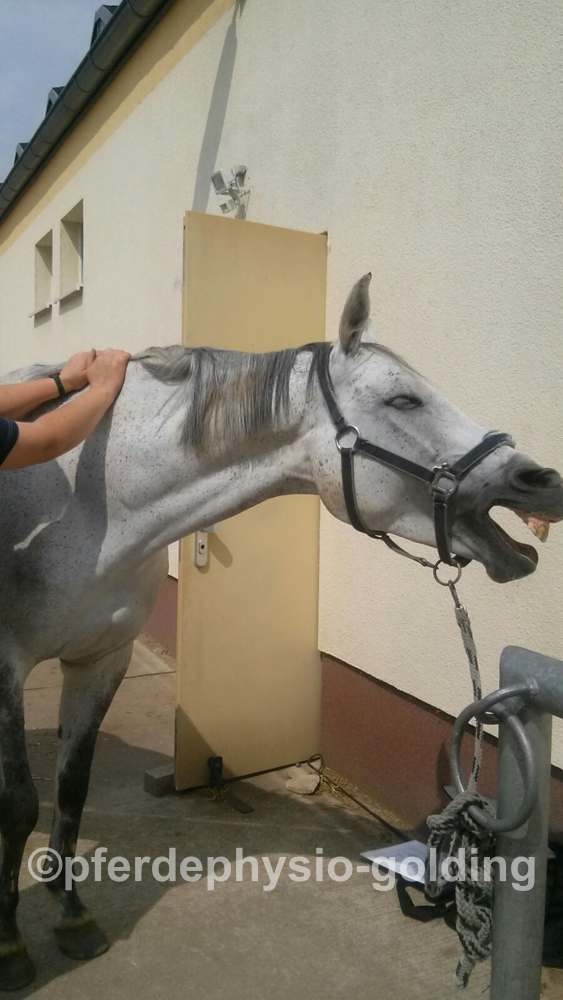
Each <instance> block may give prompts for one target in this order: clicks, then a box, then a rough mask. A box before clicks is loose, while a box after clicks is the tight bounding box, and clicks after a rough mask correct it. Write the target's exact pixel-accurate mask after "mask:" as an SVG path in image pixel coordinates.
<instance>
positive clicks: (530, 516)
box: [474, 500, 563, 583]
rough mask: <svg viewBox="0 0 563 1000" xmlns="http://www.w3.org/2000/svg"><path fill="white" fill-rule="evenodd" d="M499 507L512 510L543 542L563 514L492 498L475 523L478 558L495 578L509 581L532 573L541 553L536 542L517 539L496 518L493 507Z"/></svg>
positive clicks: (496, 508) (500, 580)
mask: <svg viewBox="0 0 563 1000" xmlns="http://www.w3.org/2000/svg"><path fill="white" fill-rule="evenodd" d="M499 508H503V509H504V510H508V511H511V513H512V514H513V515H515V516H516V517H517V518H519V520H520V521H522V522H523V523H524V524H525V525H526V527H527V528H528V530H529V531H531V532H532V534H533V535H534V536H535V537H536V538H537V539H538V540H539V541H540V542H542V543H545V542H546V541H547V539H548V536H549V530H550V526H551V525H552V524H555V523H556V522H558V521H561V520H562V519H563V515H561V514H559V513H557V514H548V513H546V512H544V511H535V510H524V509H521V508H519V507H518V506H515V505H513V504H512V503H508V502H507V501H506V500H496V501H493V503H492V504H491V505H490V506H489V507H488V509H487V510H486V512H485V513H484V516H482V517H480V518H479V522H478V525H474V528H475V529H476V533H477V535H478V536H479V548H480V552H479V556H478V558H480V560H481V561H482V562H483V563H484V565H485V569H486V570H487V573H488V574H489V576H490V577H491V578H492V579H493V580H495V581H496V582H498V583H507V582H508V581H510V580H518V579H521V578H522V577H524V576H528V575H529V574H530V573H533V572H534V570H535V569H536V567H537V565H538V562H539V556H538V552H537V550H536V549H535V548H534V546H533V545H527V544H526V543H525V542H521V541H517V540H516V539H515V538H513V537H512V535H510V534H509V533H508V531H507V530H506V529H505V528H504V527H501V525H500V524H499V523H498V521H497V520H495V518H494V517H493V516H492V514H491V511H493V510H495V511H498V509H499ZM483 541H484V542H485V547H484V548H483Z"/></svg>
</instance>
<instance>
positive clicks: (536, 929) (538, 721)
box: [491, 647, 563, 1000]
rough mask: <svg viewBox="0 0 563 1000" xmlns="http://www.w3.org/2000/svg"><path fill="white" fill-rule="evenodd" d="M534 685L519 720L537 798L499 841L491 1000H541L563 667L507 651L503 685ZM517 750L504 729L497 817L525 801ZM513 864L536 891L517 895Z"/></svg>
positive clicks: (511, 649)
mask: <svg viewBox="0 0 563 1000" xmlns="http://www.w3.org/2000/svg"><path fill="white" fill-rule="evenodd" d="M526 681H528V682H530V681H532V682H533V687H534V696H533V698H532V699H531V700H530V701H529V702H528V704H527V705H526V706H525V707H524V708H523V709H521V711H520V713H519V715H520V720H521V722H522V725H523V728H524V732H525V735H526V737H527V740H528V741H529V743H530V748H531V751H532V754H533V757H534V760H535V764H536V773H537V796H536V801H535V805H534V808H533V810H532V813H531V815H530V818H529V819H528V821H527V822H526V823H524V825H523V826H520V827H519V828H518V829H516V830H512V831H509V832H505V833H502V834H499V836H498V838H497V855H498V856H499V857H501V858H503V859H505V861H506V865H507V877H506V879H500V878H498V879H497V881H496V883H495V901H494V914H493V968H492V982H491V1000H539V997H540V984H541V964H542V948H543V934H544V921H545V884H546V869H547V841H548V823H549V792H550V776H551V728H552V713H554V714H557V715H561V716H563V663H561V662H559V661H558V660H553V659H550V658H549V657H545V656H540V654H538V653H534V652H531V651H530V650H523V649H518V648H516V647H509V648H508V649H505V650H504V651H503V654H502V657H501V686H502V687H505V686H506V687H508V686H510V685H514V684H520V683H522V682H526ZM522 774H523V768H522V758H521V751H520V748H519V745H518V742H517V740H516V739H515V736H514V732H513V730H512V729H511V728H510V727H508V726H506V725H502V726H501V733H500V740H499V780H498V815H499V817H501V818H502V817H505V816H507V815H509V814H510V813H512V812H513V811H514V803H515V802H518V801H521V799H522V797H523V796H524V787H523V777H522ZM518 858H525V859H527V861H526V864H529V865H530V866H532V868H531V870H532V878H533V886H532V888H531V889H529V890H527V891H523V890H522V888H520V889H519V888H516V887H515V886H517V885H518V883H517V881H515V879H514V878H513V877H512V876H513V874H517V871H516V869H515V865H516V864H517V859H518ZM528 859H529V860H528Z"/></svg>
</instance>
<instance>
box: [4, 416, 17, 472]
mask: <svg viewBox="0 0 563 1000" xmlns="http://www.w3.org/2000/svg"><path fill="white" fill-rule="evenodd" d="M18 433H19V427H18V425H17V423H16V421H15V420H9V419H8V417H0V465H2V462H4V461H5V459H6V458H7V457H8V455H9V454H10V452H11V450H12V448H13V447H14V445H15V443H16V441H17V440H18Z"/></svg>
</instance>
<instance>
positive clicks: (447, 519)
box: [318, 350, 514, 568]
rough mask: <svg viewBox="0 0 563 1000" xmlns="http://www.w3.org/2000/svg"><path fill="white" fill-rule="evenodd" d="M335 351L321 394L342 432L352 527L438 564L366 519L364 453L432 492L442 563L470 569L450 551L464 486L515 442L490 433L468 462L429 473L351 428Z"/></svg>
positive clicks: (322, 368) (324, 362)
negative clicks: (359, 466)
mask: <svg viewBox="0 0 563 1000" xmlns="http://www.w3.org/2000/svg"><path fill="white" fill-rule="evenodd" d="M329 362H330V351H329V350H327V351H326V352H324V351H323V352H322V353H321V354H320V355H319V360H318V377H319V384H320V387H321V391H322V393H323V396H324V399H325V402H326V405H327V407H328V411H329V413H330V416H331V419H332V422H333V424H334V426H335V428H336V436H335V442H336V447H337V448H338V451H339V452H340V459H341V469H342V490H343V493H344V502H345V504H346V511H347V513H348V518H349V520H350V523H351V524H352V526H353V527H354V528H355V529H356V531H361V532H363V534H365V535H369V537H370V538H378V539H381V541H383V542H385V544H386V545H387V546H388V547H389V548H390V549H392V550H393V551H394V552H397V553H399V554H400V555H403V556H406V558H407V559H412V560H413V561H414V562H417V563H420V564H421V565H422V566H429V567H431V568H435V566H434V563H431V562H429V560H428V559H424V558H423V557H422V556H415V555H412V553H410V552H407V551H406V550H405V549H403V548H401V546H400V545H397V543H396V542H394V541H393V540H392V539H391V538H390V537H389V535H388V534H387V533H386V532H384V531H372V530H371V529H370V528H368V527H367V526H366V525H365V524H364V521H363V519H362V516H361V514H360V511H359V509H358V503H357V498H356V488H355V483H354V456H355V455H363V456H364V457H365V458H369V459H372V460H373V461H376V462H380V463H381V464H382V465H386V466H387V467H388V468H391V469H394V470H395V471H397V472H402V473H404V474H405V475H407V476H411V477H412V478H414V479H417V480H419V482H423V483H426V484H427V485H428V487H429V489H430V493H431V495H432V500H433V506H434V530H435V533H436V546H437V549H438V554H439V556H440V562H444V563H447V564H448V565H449V566H458V567H459V566H462V565H466V564H467V563H468V562H469V560H468V559H460V558H458V557H456V556H455V555H453V554H452V552H451V548H450V541H451V529H452V524H453V521H454V517H455V497H456V494H457V491H458V489H459V485H460V483H461V482H462V480H463V479H464V478H465V476H467V474H468V473H469V472H470V471H471V469H473V468H474V467H475V466H476V465H478V464H479V462H481V461H482V460H483V459H484V458H486V456H487V455H490V454H491V453H492V452H493V451H496V449H497V448H500V447H501V446H502V445H510V446H512V447H514V442H513V440H512V438H511V437H510V435H508V434H502V433H499V432H497V431H492V432H491V433H489V434H486V435H485V437H484V438H483V440H482V441H480V442H479V444H477V445H476V446H475V447H474V448H472V449H471V450H470V451H468V452H466V454H465V455H463V456H462V458H460V459H458V461H457V462H455V463H454V464H453V465H449V463H448V462H443V463H442V464H441V465H437V466H434V468H433V469H431V470H430V469H426V468H425V467H424V466H423V465H418V463H417V462H411V461H410V459H408V458H403V456H402V455H396V454H395V453H394V452H392V451H387V449H386V448H381V447H380V446H379V445H376V444H372V442H371V441H367V440H366V439H365V438H363V437H362V436H361V434H360V431H359V429H358V428H357V427H355V426H354V425H353V424H349V423H348V422H347V420H346V418H345V417H344V415H343V414H342V412H341V410H340V407H339V405H338V402H337V399H336V393H335V390H334V385H333V382H332V378H331V375H330V370H329Z"/></svg>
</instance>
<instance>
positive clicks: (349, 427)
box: [334, 424, 360, 451]
mask: <svg viewBox="0 0 563 1000" xmlns="http://www.w3.org/2000/svg"><path fill="white" fill-rule="evenodd" d="M350 435H352V443H351V444H344V443H343V439H344V438H345V437H347V436H348V437H349V436H350ZM334 440H335V441H336V447H337V448H338V450H339V451H354V449H355V447H356V445H357V443H358V441H359V440H360V431H359V429H358V428H357V427H356V426H355V424H346V425H345V426H344V427H341V428H340V430H338V431H337V432H336V437H335V439H334Z"/></svg>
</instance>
